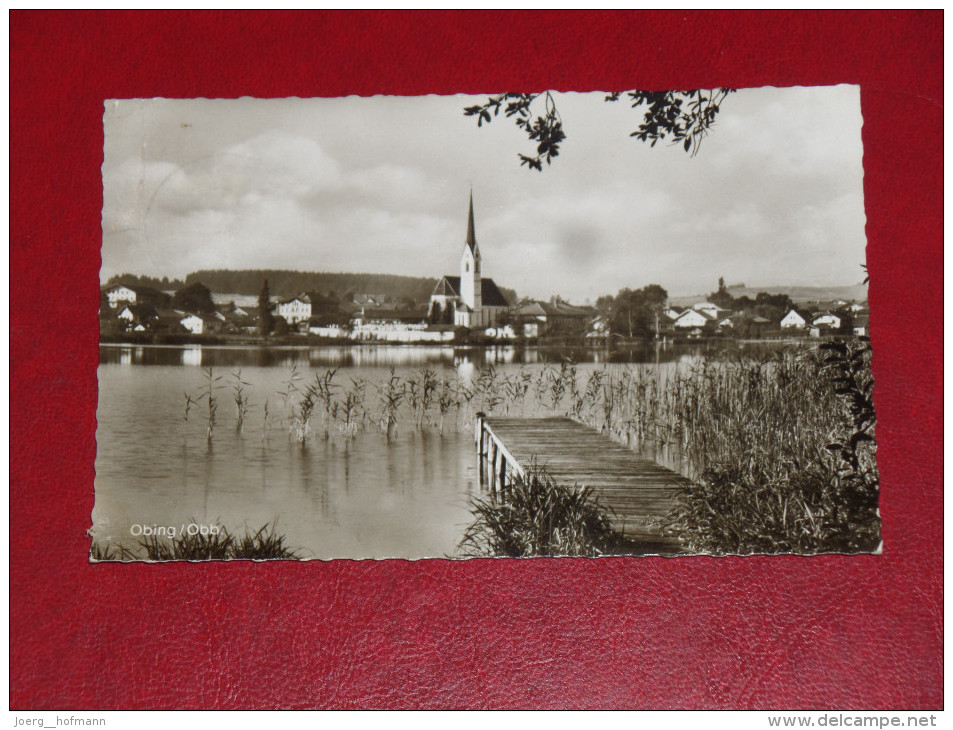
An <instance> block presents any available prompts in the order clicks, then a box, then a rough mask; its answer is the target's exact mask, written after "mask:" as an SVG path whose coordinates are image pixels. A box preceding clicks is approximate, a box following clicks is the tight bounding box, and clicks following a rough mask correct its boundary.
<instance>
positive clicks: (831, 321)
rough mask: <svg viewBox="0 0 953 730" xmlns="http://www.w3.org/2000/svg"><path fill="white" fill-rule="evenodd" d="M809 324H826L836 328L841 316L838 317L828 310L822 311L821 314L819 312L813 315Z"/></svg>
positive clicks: (816, 325) (815, 325)
mask: <svg viewBox="0 0 953 730" xmlns="http://www.w3.org/2000/svg"><path fill="white" fill-rule="evenodd" d="M811 325H813V326H814V327H821V326H826V327H830V328H831V329H835V330H836V329H840V325H841V318H840V317H838V316H837V315H836V314H831V313H830V312H824V313H823V314H819V315H817V316H816V317H814V319H813V321H812V322H811Z"/></svg>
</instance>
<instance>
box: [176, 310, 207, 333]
mask: <svg viewBox="0 0 953 730" xmlns="http://www.w3.org/2000/svg"><path fill="white" fill-rule="evenodd" d="M179 324H181V325H182V326H183V327H185V329H187V330H188V331H189V332H191V333H192V334H193V335H200V334H202V333H203V332H204V331H205V322H204V320H203V319H202V318H201V317H199V316H197V315H194V314H190V315H188V316H186V317H183V318H182V319H180V320H179Z"/></svg>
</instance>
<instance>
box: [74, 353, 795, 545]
mask: <svg viewBox="0 0 953 730" xmlns="http://www.w3.org/2000/svg"><path fill="white" fill-rule="evenodd" d="M712 347H713V346H710V345H706V344H697V345H696V344H692V345H669V346H666V347H660V348H656V347H654V346H651V345H649V346H646V347H642V348H638V347H637V348H630V349H626V350H616V351H609V350H606V349H587V348H576V349H575V350H573V349H567V348H535V347H534V348H528V347H527V348H517V347H501V348H487V349H480V348H454V347H400V346H385V345H379V346H371V345H368V346H354V347H312V348H308V347H287V348H281V347H268V348H265V347H250V348H246V347H207V346H206V347H197V346H196V347H188V346H186V347H162V346H138V345H137V346H126V345H115V346H113V345H103V346H101V347H100V366H99V371H98V372H99V408H98V412H97V416H98V430H97V456H96V505H95V508H94V510H93V530H92V533H93V535H94V538H95V540H96V541H97V542H99V543H101V544H112V545H123V546H126V547H128V548H130V549H136V548H137V546H138V542H139V541H140V540H141V539H143V538H142V536H141V535H142V534H143V533H144V534H148V531H149V530H150V529H151V530H157V529H158V528H166V529H169V528H172V529H175V530H176V531H181V530H182V529H183V528H188V526H189V525H191V524H194V525H197V526H202V525H205V526H207V525H212V524H218V525H224V526H225V527H227V528H228V529H229V530H230V531H232V532H233V533H234V532H236V531H237V532H239V533H241V532H243V531H244V529H245V528H246V527H247V528H250V529H251V530H253V531H254V530H257V529H258V528H260V527H261V526H263V525H265V524H266V523H272V524H274V525H275V527H276V531H277V532H279V533H281V534H283V535H285V536H286V541H287V544H289V545H291V546H292V547H295V548H297V549H298V552H299V555H300V556H301V557H303V558H321V559H331V558H388V557H399V558H411V559H413V558H423V557H455V556H458V549H457V545H458V543H459V541H460V539H461V537H462V534H463V531H464V529H465V528H466V527H467V525H468V524H469V523H470V521H471V516H470V507H469V504H470V499H471V498H472V497H474V496H479V495H480V494H482V493H483V491H482V490H483V489H484V488H481V485H480V480H479V473H478V468H477V461H476V449H475V445H474V438H473V414H474V413H475V412H476V410H480V409H484V410H491V411H492V410H493V409H494V408H495V409H496V411H495V412H496V413H498V414H502V413H503V409H505V408H507V403H506V402H505V401H500V402H497V400H494V399H492V398H491V399H490V400H489V401H487V398H488V397H490V396H487V395H486V394H485V393H483V394H481V395H479V396H473V395H472V392H473V391H474V390H479V388H478V385H479V383H478V381H479V380H480V373H481V370H483V371H484V372H487V371H486V370H485V369H486V368H489V367H492V371H490V372H492V373H493V374H494V377H496V376H497V375H500V376H503V377H505V376H510V377H511V379H512V381H513V382H516V381H517V380H518V379H519V378H518V376H523V377H525V378H526V382H527V383H528V382H530V378H532V377H536V376H538V374H539V373H540V371H542V370H543V369H545V368H549V369H552V370H553V372H558V370H559V363H561V362H563V361H565V360H566V359H567V358H571V359H572V361H574V362H575V363H576V364H575V366H574V367H575V368H576V369H577V370H578V373H579V377H580V379H581V382H583V383H584V382H585V381H584V378H585V376H586V375H587V374H588V373H591V372H592V371H594V370H597V369H600V368H622V367H627V366H628V365H631V364H642V365H643V366H644V367H647V368H660V369H661V370H663V371H671V370H673V369H676V368H679V367H683V366H686V365H688V364H691V363H697V362H698V361H699V360H701V359H704V358H705V357H707V356H709V355H710V353H711V348H712ZM755 347H756V349H759V350H763V349H764V348H765V347H768V348H771V347H777V345H773V346H772V345H758V346H755ZM627 364H628V365H627ZM330 370H333V371H334V373H333V377H332V379H331V381H330V387H329V388H327V389H325V390H323V391H322V388H321V385H322V383H323V382H324V378H325V376H326V374H327V373H328V371H330ZM209 371H211V387H212V395H213V403H214V405H215V409H214V414H213V419H212V420H213V424H212V436H211V439H209V438H208V431H209V408H208V390H209ZM425 373H426V374H427V375H426V376H425ZM392 377H393V378H395V381H394V382H395V383H399V384H400V385H401V387H402V388H404V390H403V396H402V398H401V399H400V402H399V404H397V405H396V406H394V405H393V403H392V404H391V408H392V412H393V413H394V414H395V418H394V420H395V421H396V426H395V427H394V428H392V429H391V432H390V433H389V434H388V433H387V428H386V421H387V418H386V413H387V412H388V411H387V408H388V406H387V405H386V403H387V397H388V393H391V395H392V392H391V391H388V390H387V388H386V386H387V383H388V382H389V381H390V379H391V378H392ZM427 378H429V380H427V382H429V384H430V390H431V392H430V399H429V401H428V400H426V398H427V396H426V395H425V394H424V390H425V388H424V386H425V380H426V379H427ZM239 384H240V385H239ZM362 384H363V387H362ZM453 384H462V386H461V388H463V389H462V390H451V389H450V385H453ZM467 384H471V385H472V386H473V388H472V389H471V390H470V391H467V390H466V389H465V388H466V386H467ZM309 386H310V388H311V393H312V395H313V397H312V400H313V409H312V410H311V411H310V412H307V409H304V410H303V409H302V403H303V402H305V400H306V397H307V396H308V393H309ZM236 387H239V389H240V393H239V395H240V398H239V400H241V401H242V403H243V409H244V411H245V413H244V415H243V418H242V421H241V424H240V425H239V417H238V412H239V408H238V405H237V404H236ZM454 387H455V386H454ZM407 388H412V389H413V390H412V391H409V390H407ZM418 391H419V392H418ZM322 392H323V393H325V394H326V395H327V396H328V397H327V398H326V399H322V396H321V393H322ZM460 393H465V394H469V395H470V400H465V397H461V395H460ZM314 394H317V395H314ZM362 394H363V395H362ZM349 395H350V400H348V397H349ZM424 403H426V405H424ZM441 404H442V405H443V407H441ZM415 406H416V407H415ZM553 412H558V406H557V407H555V408H554V407H553V405H552V404H551V403H549V402H548V401H547V399H546V397H545V396H543V394H541V393H538V394H534V393H532V392H530V393H528V394H527V397H526V398H525V400H524V401H522V402H521V403H520V405H519V414H520V415H523V414H525V415H549V414H551V413H553ZM512 415H517V413H513V414H512ZM144 531H145V532H144Z"/></svg>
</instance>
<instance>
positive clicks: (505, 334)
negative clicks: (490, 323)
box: [485, 324, 516, 340]
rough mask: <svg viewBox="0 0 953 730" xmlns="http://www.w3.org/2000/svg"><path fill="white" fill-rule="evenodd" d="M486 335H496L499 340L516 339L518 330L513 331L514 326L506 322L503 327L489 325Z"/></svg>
mask: <svg viewBox="0 0 953 730" xmlns="http://www.w3.org/2000/svg"><path fill="white" fill-rule="evenodd" d="M485 334H486V336H487V337H494V338H496V339H499V340H515V339H516V332H514V331H513V328H512V327H511V326H510V325H508V324H506V325H503V326H502V327H487V328H486V333H485Z"/></svg>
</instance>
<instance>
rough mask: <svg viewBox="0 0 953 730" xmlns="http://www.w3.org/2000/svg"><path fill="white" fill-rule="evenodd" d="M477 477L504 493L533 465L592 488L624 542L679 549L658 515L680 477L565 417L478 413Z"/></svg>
mask: <svg viewBox="0 0 953 730" xmlns="http://www.w3.org/2000/svg"><path fill="white" fill-rule="evenodd" d="M476 440H477V453H478V459H479V462H480V476H481V480H483V481H484V483H486V484H487V485H488V486H489V488H490V489H491V490H494V491H497V490H499V491H501V492H503V493H504V494H505V491H506V487H507V484H508V483H509V482H510V481H511V480H512V479H513V478H514V477H515V476H516V475H523V474H525V473H526V470H527V469H528V468H529V466H530V465H531V464H532V463H533V462H534V461H535V463H536V464H537V465H538V466H540V467H544V468H545V469H546V471H547V472H548V473H549V474H550V475H551V476H552V477H553V479H554V480H555V481H556V482H557V483H559V484H565V485H568V486H572V485H575V484H578V485H579V486H585V487H589V488H590V489H591V490H592V492H593V494H594V495H595V496H597V497H598V498H599V501H600V502H601V503H602V504H603V506H605V507H608V508H609V512H610V514H609V517H610V521H611V524H612V528H613V530H615V531H616V532H618V533H620V534H622V535H623V536H624V537H626V538H627V539H629V540H633V541H635V542H639V543H645V544H646V547H648V546H649V545H650V544H651V545H653V546H657V547H658V548H660V549H661V551H663V552H670V551H677V550H678V544H679V543H678V540H677V539H675V538H674V537H672V536H671V535H669V534H666V531H665V530H664V528H663V526H662V522H663V519H664V518H665V516H666V515H667V514H668V512H669V511H670V509H671V508H672V506H673V503H674V499H675V494H676V492H677V491H678V490H679V489H680V488H682V487H684V486H685V485H686V484H688V480H687V479H685V477H683V476H681V475H680V474H677V473H676V472H674V471H672V470H671V469H667V468H665V467H664V466H661V465H660V464H657V463H656V462H655V461H653V460H651V459H647V458H645V457H642V456H640V455H639V454H637V453H636V452H634V451H632V450H631V449H628V448H626V447H625V446H622V445H620V444H617V443H615V442H613V441H611V440H610V439H609V438H608V437H607V436H604V435H602V434H600V433H599V432H598V431H596V430H595V429H593V428H590V427H588V426H585V425H583V424H581V423H578V422H576V421H573V420H572V419H570V418H496V417H488V416H484V415H483V414H482V413H481V414H477V427H476Z"/></svg>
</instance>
